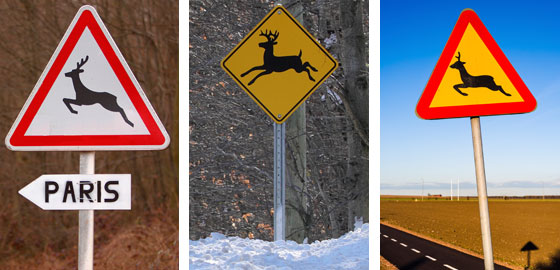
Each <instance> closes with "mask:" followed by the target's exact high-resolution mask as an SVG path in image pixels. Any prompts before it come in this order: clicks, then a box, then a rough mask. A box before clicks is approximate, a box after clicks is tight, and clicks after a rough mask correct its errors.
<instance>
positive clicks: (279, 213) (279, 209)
mask: <svg viewBox="0 0 560 270" xmlns="http://www.w3.org/2000/svg"><path fill="white" fill-rule="evenodd" d="M285 179H286V124H284V123H282V124H277V123H274V241H278V240H285V239H286V235H285V232H286V221H285V219H284V216H285V209H286V205H285V202H286V183H285Z"/></svg>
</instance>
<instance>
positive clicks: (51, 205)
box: [19, 174, 131, 210]
mask: <svg viewBox="0 0 560 270" xmlns="http://www.w3.org/2000/svg"><path fill="white" fill-rule="evenodd" d="M19 194H21V195H22V196H23V197H25V198H27V199H28V200H30V201H31V202H33V203H34V204H36V205H37V206H39V207H41V208H42V209H43V210H87V209H89V210H130V204H131V203H130V202H131V192H130V174H45V175H41V176H40V177H39V178H37V179H35V181H33V182H31V183H29V184H28V185H27V186H25V187H24V188H22V189H20V190H19Z"/></svg>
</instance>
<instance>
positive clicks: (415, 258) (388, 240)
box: [380, 224, 509, 270]
mask: <svg viewBox="0 0 560 270" xmlns="http://www.w3.org/2000/svg"><path fill="white" fill-rule="evenodd" d="M380 239H381V256H383V257H384V258H385V259H387V260H388V261H389V262H391V263H392V264H393V265H395V266H396V267H397V268H399V269H401V270H406V269H415V270H437V269H443V270H458V269H462V270H470V269H475V270H476V269H484V260H482V259H480V258H477V257H474V256H471V255H468V254H465V253H462V252H460V251H457V250H455V249H451V248H448V247H445V246H442V245H439V244H437V243H434V242H431V241H428V240H425V239H422V238H419V237H416V236H414V235H411V234H409V233H406V232H403V231H400V230H397V229H394V228H391V227H389V226H385V225H383V224H381V235H380ZM494 269H495V270H502V269H509V268H506V267H503V266H501V265H497V264H494Z"/></svg>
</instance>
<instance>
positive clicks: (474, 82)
mask: <svg viewBox="0 0 560 270" xmlns="http://www.w3.org/2000/svg"><path fill="white" fill-rule="evenodd" d="M455 58H457V62H455V63H453V65H451V66H449V67H450V68H455V69H458V70H459V73H460V74H461V80H462V81H463V83H462V84H456V85H454V86H453V88H455V90H457V92H459V94H461V95H463V96H468V94H467V93H463V92H461V90H459V88H468V87H486V88H488V89H490V90H492V91H500V92H502V94H504V95H506V96H508V97H509V96H511V94H508V93H506V91H504V89H502V86H500V85H496V83H495V82H494V78H493V77H492V76H489V75H482V76H472V75H471V74H469V73H468V72H467V70H466V69H465V64H466V62H461V53H460V52H457V56H455Z"/></svg>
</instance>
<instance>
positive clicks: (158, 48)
mask: <svg viewBox="0 0 560 270" xmlns="http://www.w3.org/2000/svg"><path fill="white" fill-rule="evenodd" d="M84 4H89V5H92V6H94V7H95V8H96V9H97V12H98V13H99V15H100V16H101V18H102V20H103V21H104V23H105V25H106V26H107V28H108V30H109V32H110V33H111V35H112V36H113V39H114V40H115V42H116V44H117V46H118V47H119V49H120V51H121V52H122V54H123V55H124V58H125V59H126V61H127V62H128V64H129V66H130V68H131V69H132V72H133V73H134V74H135V76H136V78H137V79H138V81H139V83H140V85H141V86H142V88H143V89H144V91H145V93H146V95H147V97H148V99H149V100H150V102H151V104H152V106H153V107H154V109H155V111H156V112H157V114H158V116H159V118H160V119H161V121H162V122H163V124H164V125H165V127H166V129H167V131H168V133H169V135H170V137H171V144H170V146H169V147H168V148H167V149H166V150H163V151H136V152H135V151H127V152H125V151H118V152H97V153H96V164H95V172H96V173H130V174H132V210H131V211H95V247H94V264H95V269H178V230H179V228H178V227H179V226H178V165H179V157H178V124H179V123H178V117H179V116H178V95H179V90H178V85H179V83H178V80H179V77H178V69H179V65H178V30H179V12H178V8H179V3H178V1H176V0H123V1H111V0H99V1H56V0H37V1H33V0H21V1H16V0H13V1H10V0H8V1H0V25H1V26H2V27H0V59H2V61H0V80H1V81H2V87H1V90H0V103H1V104H2V106H0V111H1V113H0V117H1V118H2V121H1V124H0V134H7V133H8V130H9V128H10V127H11V125H12V123H13V122H14V120H15V119H16V116H17V114H18V113H19V111H20V109H21V108H22V106H23V104H24V103H25V101H26V99H27V97H28V96H29V94H30V93H31V90H32V89H33V87H34V85H35V83H36V82H37V80H38V79H39V76H40V75H41V73H42V72H43V69H44V68H45V66H46V65H47V62H48V61H49V59H50V57H51V55H52V54H53V52H54V50H55V48H56V47H57V45H58V43H59V41H60V40H61V38H62V36H63V35H64V33H65V31H66V29H67V28H68V26H69V24H70V22H71V21H72V19H73V18H74V15H75V14H76V12H77V11H78V9H79V8H80V7H81V6H82V5H84ZM4 136H5V135H4ZM78 166H79V155H78V153H74V152H11V151H9V150H8V149H7V148H5V147H1V148H0V167H1V169H0V185H1V186H2V188H1V189H0V269H76V268H77V245H78V211H43V210H41V209H40V208H38V207H37V206H35V205H34V204H33V203H31V202H29V201H27V200H26V199H25V198H23V197H22V196H20V195H19V194H18V190H19V189H21V188H22V187H24V186H25V185H27V184H28V183H30V182H31V181H32V180H33V179H35V178H37V177H39V176H40V175H42V174H63V173H68V174H73V173H78Z"/></svg>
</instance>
